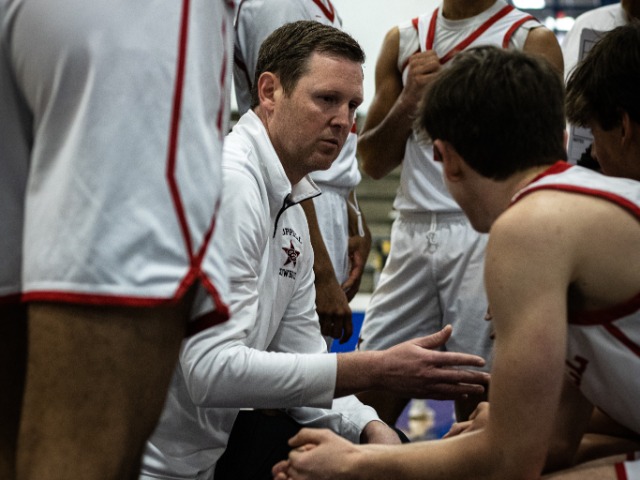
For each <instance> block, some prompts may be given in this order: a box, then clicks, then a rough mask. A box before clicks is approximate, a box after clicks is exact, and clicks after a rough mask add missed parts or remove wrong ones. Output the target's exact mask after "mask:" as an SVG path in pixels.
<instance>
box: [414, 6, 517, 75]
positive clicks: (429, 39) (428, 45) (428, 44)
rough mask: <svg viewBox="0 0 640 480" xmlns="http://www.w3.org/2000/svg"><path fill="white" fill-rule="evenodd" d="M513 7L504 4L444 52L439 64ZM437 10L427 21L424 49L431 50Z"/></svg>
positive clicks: (445, 61)
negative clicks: (469, 33) (427, 29)
mask: <svg viewBox="0 0 640 480" xmlns="http://www.w3.org/2000/svg"><path fill="white" fill-rule="evenodd" d="M514 8H515V7H514V6H513V5H505V6H504V7H503V8H501V9H500V11H499V12H497V13H495V14H494V15H493V16H492V17H491V18H489V19H487V21H486V22H484V23H483V24H482V25H480V26H479V27H478V28H477V29H476V30H474V31H473V32H472V33H471V35H469V36H468V37H467V38H465V39H464V40H463V41H461V42H460V43H458V45H456V46H455V47H453V48H452V49H451V50H449V51H448V52H447V53H446V54H444V56H442V57H441V58H440V64H441V65H444V64H445V63H447V62H448V61H449V60H451V59H452V58H453V57H454V55H455V54H456V53H458V52H461V51H462V50H464V49H465V48H467V47H468V46H469V45H471V44H472V43H473V42H474V41H475V40H477V39H478V37H479V36H480V35H482V34H483V33H484V32H486V31H487V30H488V29H489V28H490V27H491V26H493V24H495V23H496V22H497V21H498V20H500V19H501V18H502V17H505V16H506V15H508V14H509V13H510V12H511V11H512V10H514ZM438 10H439V9H437V8H436V9H435V10H434V12H433V15H432V16H431V21H430V22H429V32H428V33H427V41H426V50H433V43H434V41H435V38H436V23H437V19H438Z"/></svg>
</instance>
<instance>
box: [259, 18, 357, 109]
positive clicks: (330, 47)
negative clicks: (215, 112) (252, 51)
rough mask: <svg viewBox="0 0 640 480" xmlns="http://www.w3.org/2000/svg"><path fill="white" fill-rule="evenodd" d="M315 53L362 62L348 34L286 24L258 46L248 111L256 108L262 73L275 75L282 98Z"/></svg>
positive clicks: (305, 24) (311, 24) (316, 26)
mask: <svg viewBox="0 0 640 480" xmlns="http://www.w3.org/2000/svg"><path fill="white" fill-rule="evenodd" d="M315 52H319V53H323V54H327V55H330V56H334V57H339V58H346V59H347V60H352V61H354V62H357V63H360V64H362V63H364V60H365V55H364V51H363V50H362V48H361V47H360V45H359V44H358V42H356V41H355V40H354V39H353V37H351V36H350V35H349V34H347V33H345V32H343V31H341V30H339V29H337V28H335V27H331V26H328V25H324V24H322V23H319V22H315V21H307V20H301V21H298V22H292V23H287V24H285V25H283V26H281V27H280V28H278V29H276V30H274V31H273V32H272V33H271V35H269V36H268V37H267V38H266V39H265V41H264V42H263V43H262V45H261V46H260V50H259V52H258V61H257V63H256V74H255V78H254V81H253V86H252V87H251V108H254V107H256V106H257V105H258V104H259V103H260V100H259V98H258V87H257V86H258V79H259V78H260V75H262V74H263V73H264V72H271V73H274V74H276V75H277V76H278V78H279V79H280V83H281V84H282V88H283V90H284V93H285V95H290V94H291V92H292V91H293V89H294V88H295V86H296V84H297V83H298V80H299V79H300V77H301V76H302V75H304V74H305V73H306V71H307V65H308V60H309V58H310V57H311V55H312V54H313V53H315Z"/></svg>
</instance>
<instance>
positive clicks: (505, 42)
mask: <svg viewBox="0 0 640 480" xmlns="http://www.w3.org/2000/svg"><path fill="white" fill-rule="evenodd" d="M530 20H533V21H535V22H537V21H538V19H537V18H536V17H534V16H533V15H529V16H527V17H524V18H522V19H520V20H518V21H517V22H516V23H514V24H513V25H511V28H509V30H507V33H505V34H504V39H503V40H502V48H507V47H508V46H509V42H510V41H511V37H513V34H514V33H515V31H516V30H517V29H518V28H520V27H521V26H522V24H524V23H527V22H528V21H530Z"/></svg>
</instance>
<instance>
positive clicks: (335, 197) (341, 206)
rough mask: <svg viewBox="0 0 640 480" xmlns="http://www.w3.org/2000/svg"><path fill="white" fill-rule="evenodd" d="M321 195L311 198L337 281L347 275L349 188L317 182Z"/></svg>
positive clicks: (340, 281)
mask: <svg viewBox="0 0 640 480" xmlns="http://www.w3.org/2000/svg"><path fill="white" fill-rule="evenodd" d="M318 187H319V188H320V189H321V190H322V195H320V196H318V197H315V198H314V199H313V205H314V207H315V209H316V216H317V217H318V226H319V227H320V232H321V233H322V239H323V240H324V244H325V246H326V247H327V251H328V252H329V257H330V258H331V263H332V264H333V269H334V270H335V272H336V277H337V278H338V283H343V282H344V281H345V280H346V279H347V277H348V275H349V215H348V210H347V202H348V200H349V189H347V188H342V189H340V188H331V187H327V186H326V185H322V184H318Z"/></svg>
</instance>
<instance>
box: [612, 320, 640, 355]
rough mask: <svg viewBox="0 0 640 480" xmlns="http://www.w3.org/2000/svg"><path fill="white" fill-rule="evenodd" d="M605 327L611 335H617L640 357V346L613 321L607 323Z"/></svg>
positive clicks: (621, 341) (619, 339)
mask: <svg viewBox="0 0 640 480" xmlns="http://www.w3.org/2000/svg"><path fill="white" fill-rule="evenodd" d="M604 329H605V330H606V331H607V332H609V333H610V334H611V335H613V336H614V337H616V338H617V339H618V341H620V343H622V344H623V345H624V346H625V347H627V348H628V349H629V350H631V351H632V352H633V353H634V354H635V355H636V357H640V346H639V345H638V344H637V343H635V342H634V341H633V340H631V339H630V338H629V337H627V336H626V335H625V334H624V332H623V331H622V330H620V329H619V328H618V327H616V326H615V325H613V324H612V323H607V324H606V325H604Z"/></svg>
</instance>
